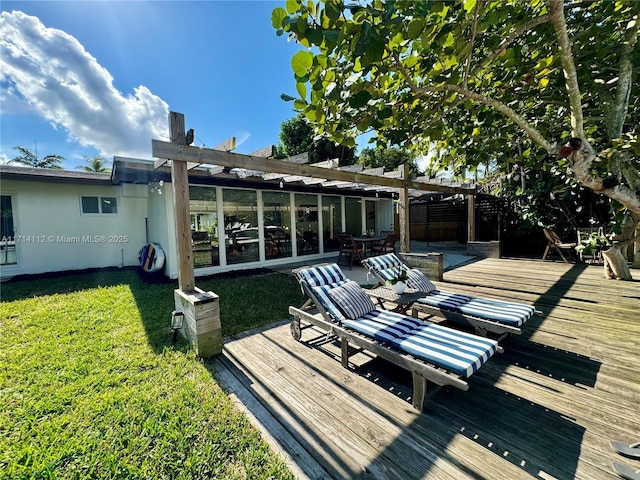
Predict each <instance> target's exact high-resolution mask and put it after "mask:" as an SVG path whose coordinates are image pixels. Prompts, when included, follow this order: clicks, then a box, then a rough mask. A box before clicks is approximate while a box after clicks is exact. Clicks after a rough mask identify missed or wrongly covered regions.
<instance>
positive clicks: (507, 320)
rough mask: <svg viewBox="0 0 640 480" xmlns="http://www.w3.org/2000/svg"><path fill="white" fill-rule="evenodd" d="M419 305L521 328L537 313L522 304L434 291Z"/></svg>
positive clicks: (421, 300)
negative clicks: (422, 304)
mask: <svg viewBox="0 0 640 480" xmlns="http://www.w3.org/2000/svg"><path fill="white" fill-rule="evenodd" d="M418 302H419V303H424V304H426V305H429V306H432V307H437V308H439V309H441V310H445V311H446V310H449V311H452V312H457V313H463V314H465V315H470V316H472V317H478V318H482V319H485V320H494V321H496V322H500V323H504V324H506V325H511V326H513V327H519V326H521V325H522V324H523V323H524V322H526V321H527V320H529V319H530V318H531V317H532V316H533V314H534V313H535V308H534V307H532V306H530V305H523V304H521V303H512V302H503V301H500V300H493V299H491V298H481V297H470V296H468V295H462V294H459V293H451V292H444V291H441V290H434V291H432V292H431V293H429V294H428V295H427V296H425V297H423V298H421V299H419V300H418Z"/></svg>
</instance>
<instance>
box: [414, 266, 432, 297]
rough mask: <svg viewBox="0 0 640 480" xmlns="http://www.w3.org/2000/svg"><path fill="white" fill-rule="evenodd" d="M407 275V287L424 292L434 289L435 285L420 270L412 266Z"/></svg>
mask: <svg viewBox="0 0 640 480" xmlns="http://www.w3.org/2000/svg"><path fill="white" fill-rule="evenodd" d="M408 275H409V280H408V281H407V287H409V288H413V289H415V290H418V291H419V292H424V293H429V292H433V291H434V290H435V289H436V286H435V285H434V284H433V283H431V282H430V281H429V279H428V278H427V277H426V275H425V274H424V273H422V272H421V271H420V270H417V269H415V268H412V269H411V270H409V272H408Z"/></svg>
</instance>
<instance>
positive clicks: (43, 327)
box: [0, 271, 303, 479]
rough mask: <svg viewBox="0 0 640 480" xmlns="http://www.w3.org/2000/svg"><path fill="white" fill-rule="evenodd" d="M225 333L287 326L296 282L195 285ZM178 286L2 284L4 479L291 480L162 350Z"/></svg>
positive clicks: (193, 369) (199, 371)
mask: <svg viewBox="0 0 640 480" xmlns="http://www.w3.org/2000/svg"><path fill="white" fill-rule="evenodd" d="M196 283H197V285H198V286H199V287H200V288H203V289H205V290H212V291H214V292H215V293H217V294H218V295H219V296H220V311H221V319H222V326H223V335H228V334H231V333H234V332H238V331H242V330H247V329H250V328H253V327H256V326H259V325H264V324H268V323H271V322H274V321H277V320H282V319H285V318H287V316H288V313H287V307H288V305H290V304H292V305H300V304H301V303H302V301H303V298H302V295H301V293H300V290H299V288H298V287H297V284H296V282H295V280H293V279H292V278H291V277H289V276H286V275H282V274H275V273H270V274H261V275H252V276H237V277H227V278H212V279H207V280H198V281H197V282H196ZM175 287H176V284H175V283H173V282H165V283H156V284H149V283H145V282H143V281H141V280H140V278H139V277H138V275H137V273H136V272H132V271H116V272H100V273H93V274H79V275H69V276H62V277H57V278H48V279H39V280H30V281H16V282H10V283H6V284H2V286H1V287H0V288H1V289H2V292H1V295H2V303H0V405H2V408H0V478H11V479H20V478H25V479H26V478H126V479H132V478H145V479H162V478H166V479H180V478H185V479H187V478H189V479H199V478H202V479H212V478H225V479H226V478H230V479H234V478H252V479H253V478H292V476H291V474H290V472H289V471H288V470H287V468H286V466H285V465H284V464H283V463H282V462H281V461H280V460H279V459H278V458H276V457H275V456H274V455H273V454H272V452H271V451H270V449H269V447H268V445H267V444H266V443H265V442H263V441H262V440H261V438H260V436H259V434H258V432H257V431H256V430H255V429H253V428H252V427H251V425H250V424H249V422H248V421H247V419H246V417H245V416H244V415H242V414H241V413H239V412H238V411H236V410H234V407H233V404H232V402H231V401H230V400H229V398H228V397H227V396H226V394H225V393H224V392H223V391H222V390H221V388H220V386H219V385H218V383H217V382H216V379H215V371H214V368H213V366H212V364H211V362H206V361H202V360H200V359H198V358H197V357H196V356H195V353H194V350H193V349H192V348H191V347H190V346H189V345H188V344H186V343H185V342H184V341H179V342H178V343H177V344H176V345H175V346H173V345H172V344H171V330H170V328H169V321H170V316H171V311H172V310H173V289H174V288H175Z"/></svg>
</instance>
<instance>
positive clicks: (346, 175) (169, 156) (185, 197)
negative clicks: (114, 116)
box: [152, 112, 476, 356]
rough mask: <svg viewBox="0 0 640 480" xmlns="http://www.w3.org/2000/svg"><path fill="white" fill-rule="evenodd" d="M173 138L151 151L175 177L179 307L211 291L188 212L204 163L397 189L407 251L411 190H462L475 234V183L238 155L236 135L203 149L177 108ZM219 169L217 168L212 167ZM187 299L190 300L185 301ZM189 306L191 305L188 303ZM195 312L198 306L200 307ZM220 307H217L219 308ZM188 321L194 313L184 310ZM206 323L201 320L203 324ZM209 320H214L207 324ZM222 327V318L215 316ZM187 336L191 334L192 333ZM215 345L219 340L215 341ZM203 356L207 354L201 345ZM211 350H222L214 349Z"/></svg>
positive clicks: (262, 154)
mask: <svg viewBox="0 0 640 480" xmlns="http://www.w3.org/2000/svg"><path fill="white" fill-rule="evenodd" d="M169 131H170V136H169V138H170V141H169V142H164V141H160V140H152V155H153V157H155V158H157V159H158V160H157V161H156V162H155V165H154V168H156V169H157V168H160V167H162V166H163V165H165V164H166V163H167V162H168V161H171V177H172V185H173V202H174V215H175V222H176V235H177V239H176V243H177V260H178V290H176V296H175V298H176V309H183V310H184V309H185V308H186V309H189V308H190V307H193V306H194V304H195V305H196V306H197V304H199V303H202V302H204V303H207V298H205V297H206V296H207V295H206V294H207V293H210V294H211V295H212V296H213V297H215V299H217V297H216V296H215V294H213V293H211V292H202V291H201V290H199V289H197V288H196V286H195V275H194V266H193V251H192V244H191V228H190V216H189V170H192V169H194V168H197V167H199V166H201V165H212V166H217V167H223V168H234V169H244V170H245V172H248V175H254V176H255V175H259V176H261V177H262V178H263V179H270V180H274V179H280V180H281V181H287V182H291V181H294V180H295V181H302V182H304V183H305V184H311V183H313V184H317V185H320V186H323V185H324V186H333V187H335V186H337V185H340V184H343V185H349V186H353V185H357V186H358V187H360V188H363V189H368V190H385V191H389V190H391V191H393V192H394V193H397V195H398V212H399V223H400V250H401V251H402V252H409V221H408V220H409V218H408V208H409V192H410V190H415V191H424V192H444V193H450V194H464V195H466V196H467V197H468V199H469V212H470V215H469V216H468V218H469V220H468V238H469V239H470V240H473V239H474V237H475V225H474V215H473V211H474V208H475V207H474V205H475V202H474V198H475V194H476V188H475V185H469V184H464V183H458V184H454V183H451V182H447V183H444V182H441V181H436V180H433V179H429V178H426V177H418V178H412V177H411V175H410V174H409V169H408V166H407V165H403V166H402V167H401V168H400V169H399V170H397V171H392V172H387V173H385V172H384V171H383V170H382V169H372V170H362V171H353V170H354V169H350V168H343V169H341V168H336V167H337V165H336V164H333V163H332V162H323V163H322V164H308V163H306V162H308V156H307V155H297V156H295V157H290V158H286V159H284V160H276V159H273V158H268V157H270V156H271V155H273V147H267V148H264V149H261V150H259V151H257V152H254V153H253V154H250V155H244V154H239V153H234V152H232V151H231V150H233V149H235V139H230V140H228V141H226V142H223V143H222V144H221V145H218V146H217V147H215V148H201V147H193V146H190V145H189V143H191V142H190V141H187V133H186V130H185V120H184V115H183V114H181V113H177V112H170V113H169ZM214 171H215V169H214ZM185 302H186V303H185ZM187 304H188V305H187ZM196 310H197V308H196ZM215 310H216V311H217V309H215ZM185 315H186V317H187V322H189V317H190V314H189V312H185ZM197 316H198V313H196V314H195V317H196V318H193V319H192V320H193V322H195V327H194V328H192V329H191V330H193V332H192V333H194V334H195V337H196V338H195V341H196V344H198V343H199V342H198V337H199V336H200V334H199V333H198V330H199V328H198V318H197ZM201 323H203V322H201ZM209 323H210V322H209ZM213 323H217V325H218V328H219V317H218V319H217V322H215V321H214V322H213ZM187 336H190V334H189V332H188V333H187ZM213 343H214V344H216V345H217V344H218V343H219V344H220V345H221V341H220V342H218V341H217V340H216V341H214V342H213ZM198 350H199V354H201V355H202V356H208V355H203V353H202V352H201V351H200V350H201V349H200V348H198ZM213 350H214V351H212V352H210V353H209V355H210V354H214V353H218V351H215V350H218V349H217V348H216V347H214V348H213Z"/></svg>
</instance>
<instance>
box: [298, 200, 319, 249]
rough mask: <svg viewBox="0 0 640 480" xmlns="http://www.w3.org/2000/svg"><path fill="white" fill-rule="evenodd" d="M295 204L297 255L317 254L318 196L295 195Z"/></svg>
mask: <svg viewBox="0 0 640 480" xmlns="http://www.w3.org/2000/svg"><path fill="white" fill-rule="evenodd" d="M295 203H296V236H297V242H298V255H310V254H312V253H318V252H319V251H320V244H319V239H318V230H319V229H318V196H317V195H311V194H303V193H296V195H295Z"/></svg>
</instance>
